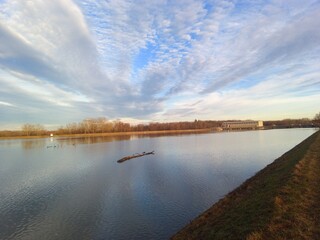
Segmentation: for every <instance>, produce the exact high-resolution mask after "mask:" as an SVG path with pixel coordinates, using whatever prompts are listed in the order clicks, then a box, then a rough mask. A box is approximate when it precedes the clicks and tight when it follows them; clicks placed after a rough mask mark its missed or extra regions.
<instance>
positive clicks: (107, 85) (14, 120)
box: [0, 0, 320, 129]
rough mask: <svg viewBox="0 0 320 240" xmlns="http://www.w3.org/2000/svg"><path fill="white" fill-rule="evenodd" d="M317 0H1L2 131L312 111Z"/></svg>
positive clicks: (319, 73)
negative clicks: (94, 120) (97, 120)
mask: <svg viewBox="0 0 320 240" xmlns="http://www.w3.org/2000/svg"><path fill="white" fill-rule="evenodd" d="M319 19H320V2H319V1H318V0H304V1H301V0H290V1H285V0H274V1H271V0H270V1H259V0H257V1H252V0H247V1H246V0H239V1H227V0H219V1H200V0H183V1H182V0H181V1H169V0H167V1H165V0H157V1H153V0H133V1H128V0H127V1H123V0H108V1H105V0H103V1H102V0H87V1H80V0H55V1H47V0H32V1H24V0H8V1H4V0H0V84H1V88H0V129H15V128H19V127H20V126H21V125H22V124H23V123H39V124H44V125H45V126H47V127H57V126H60V125H64V124H66V123H70V122H77V121H81V120H82V119H85V118H88V117H106V118H108V119H111V120H112V119H122V120H124V121H129V122H132V123H137V122H149V121H161V122H162V121H182V120H194V119H203V120H205V119H218V120H222V119H262V120H269V119H283V118H302V117H309V118H312V117H313V116H314V115H315V114H316V113H317V112H319V111H320V107H319V106H320V104H319V103H320V31H319V29H320V21H319Z"/></svg>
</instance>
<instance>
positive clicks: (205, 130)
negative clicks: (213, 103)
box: [0, 128, 215, 140]
mask: <svg viewBox="0 0 320 240" xmlns="http://www.w3.org/2000/svg"><path fill="white" fill-rule="evenodd" d="M214 131H215V130H213V129H211V128H210V129H188V130H161V131H143V132H142V131H141V132H109V133H83V134H59V135H54V136H53V137H55V138H57V137H70V138H79V137H108V136H127V135H157V134H165V135H167V134H188V133H191V134H192V133H209V132H214ZM48 137H50V135H41V136H11V137H0V140H1V139H28V138H31V139H32V138H48Z"/></svg>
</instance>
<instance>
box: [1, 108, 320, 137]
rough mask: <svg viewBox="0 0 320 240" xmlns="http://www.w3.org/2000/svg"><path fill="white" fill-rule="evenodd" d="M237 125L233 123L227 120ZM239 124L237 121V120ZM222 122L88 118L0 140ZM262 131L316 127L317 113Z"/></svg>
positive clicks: (28, 128) (32, 127) (269, 124)
mask: <svg viewBox="0 0 320 240" xmlns="http://www.w3.org/2000/svg"><path fill="white" fill-rule="evenodd" d="M231 121H237V120H231ZM239 121H240V120H239ZM223 122H225V121H214V120H194V121H181V122H167V123H160V122H151V123H148V124H137V125H133V124H129V123H125V122H122V121H120V120H115V121H110V120H108V119H107V118H104V117H100V118H89V119H85V120H82V121H81V122H74V123H68V124H66V125H65V126H61V127H60V128H58V129H57V130H54V131H49V130H47V129H45V127H44V126H43V125H41V124H30V123H26V124H23V125H22V127H21V130H19V131H9V130H6V131H0V137H17V136H45V135H49V134H50V133H53V134H56V135H62V134H90V133H114V132H147V131H168V130H197V129H214V128H219V127H221V125H222V123H223ZM264 127H265V128H293V127H320V112H319V113H317V114H316V115H315V117H314V118H313V119H309V118H301V119H283V120H276V121H264Z"/></svg>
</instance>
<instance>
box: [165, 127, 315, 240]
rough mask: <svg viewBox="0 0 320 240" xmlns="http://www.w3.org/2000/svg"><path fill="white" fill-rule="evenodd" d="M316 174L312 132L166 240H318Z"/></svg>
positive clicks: (313, 135)
mask: <svg viewBox="0 0 320 240" xmlns="http://www.w3.org/2000/svg"><path fill="white" fill-rule="evenodd" d="M319 172H320V131H319V130H318V131H317V132H315V133H314V134H312V135H311V136H310V137H308V138H307V139H305V140H304V141H302V142H301V143H299V144H298V145H296V146H295V147H294V148H292V149H291V150H289V151H288V152H286V153H285V154H283V155H282V156H280V157H279V158H277V159H276V160H274V162H272V163H271V164H269V165H267V166H266V167H265V168H264V169H262V170H260V171H259V172H258V173H256V174H255V175H254V176H253V177H251V178H249V179H248V180H246V181H245V182H244V183H242V184H241V185H240V186H239V187H237V188H236V189H235V190H233V191H231V192H230V193H228V194H227V195H226V196H225V197H224V198H222V199H220V200H219V201H218V202H216V203H215V204H213V205H212V206H211V207H210V208H209V209H208V210H206V211H205V212H203V213H202V214H200V215H199V216H198V217H196V218H195V219H194V220H192V221H191V222H190V223H189V224H187V225H186V226H185V227H183V228H182V229H181V230H180V231H178V232H177V233H176V234H175V235H173V236H172V237H171V239H172V240H179V239H181V240H182V239H189V240H191V239H195V240H196V239H248V240H259V239H319V238H320V222H319V221H318V219H319V216H320V206H319V199H320V188H319V184H320V175H319Z"/></svg>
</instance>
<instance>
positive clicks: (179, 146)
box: [0, 129, 315, 240]
mask: <svg viewBox="0 0 320 240" xmlns="http://www.w3.org/2000/svg"><path fill="white" fill-rule="evenodd" d="M314 132H315V129H281V130H261V131H247V132H220V133H206V134H181V135H149V136H148V135H146V136H137V135H132V136H122V137H119V136H118V137H91V138H63V137H53V138H46V139H14V140H0V239H6V240H10V239H17V240H22V239H23V240H25V239H30V240H31V239H32V240H33V239H57V240H58V239H59V240H60V239H76V240H79V239H94V240H98V239H99V240H100V239H101V240H102V239H115V240H118V239H139V240H141V239H168V238H169V237H170V236H171V235H173V234H174V233H175V232H176V231H178V230H179V229H180V228H181V227H183V226H184V225H185V224H187V223H188V222H189V221H190V220H192V219H193V218H195V217H196V216H197V215H199V214H200V213H202V212H203V211H204V210H206V209H207V208H209V207H210V206H211V205H212V204H213V203H215V202H216V201H217V200H219V199H220V198H222V197H223V196H224V195H225V194H227V193H228V192H229V191H231V190H232V189H234V188H235V187H237V186H238V185H239V184H241V183H242V182H243V181H244V180H246V179H247V178H249V177H251V176H252V175H254V174H255V173H256V172H257V171H259V170H260V169H262V168H264V167H265V166H266V165H267V164H269V163H271V162H272V161H273V160H274V159H276V158H277V157H279V156H280V155H282V154H283V153H285V152H286V151H288V150H289V149H291V148H292V147H294V146H295V145H297V144H298V143H299V142H301V141H302V140H303V139H305V138H307V137H308V136H310V135H311V134H312V133H314ZM149 151H155V154H154V155H147V156H144V157H141V158H134V159H132V160H130V161H126V162H124V163H121V164H119V163H117V160H118V159H120V158H122V157H124V156H127V155H131V154H135V153H142V152H149Z"/></svg>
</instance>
